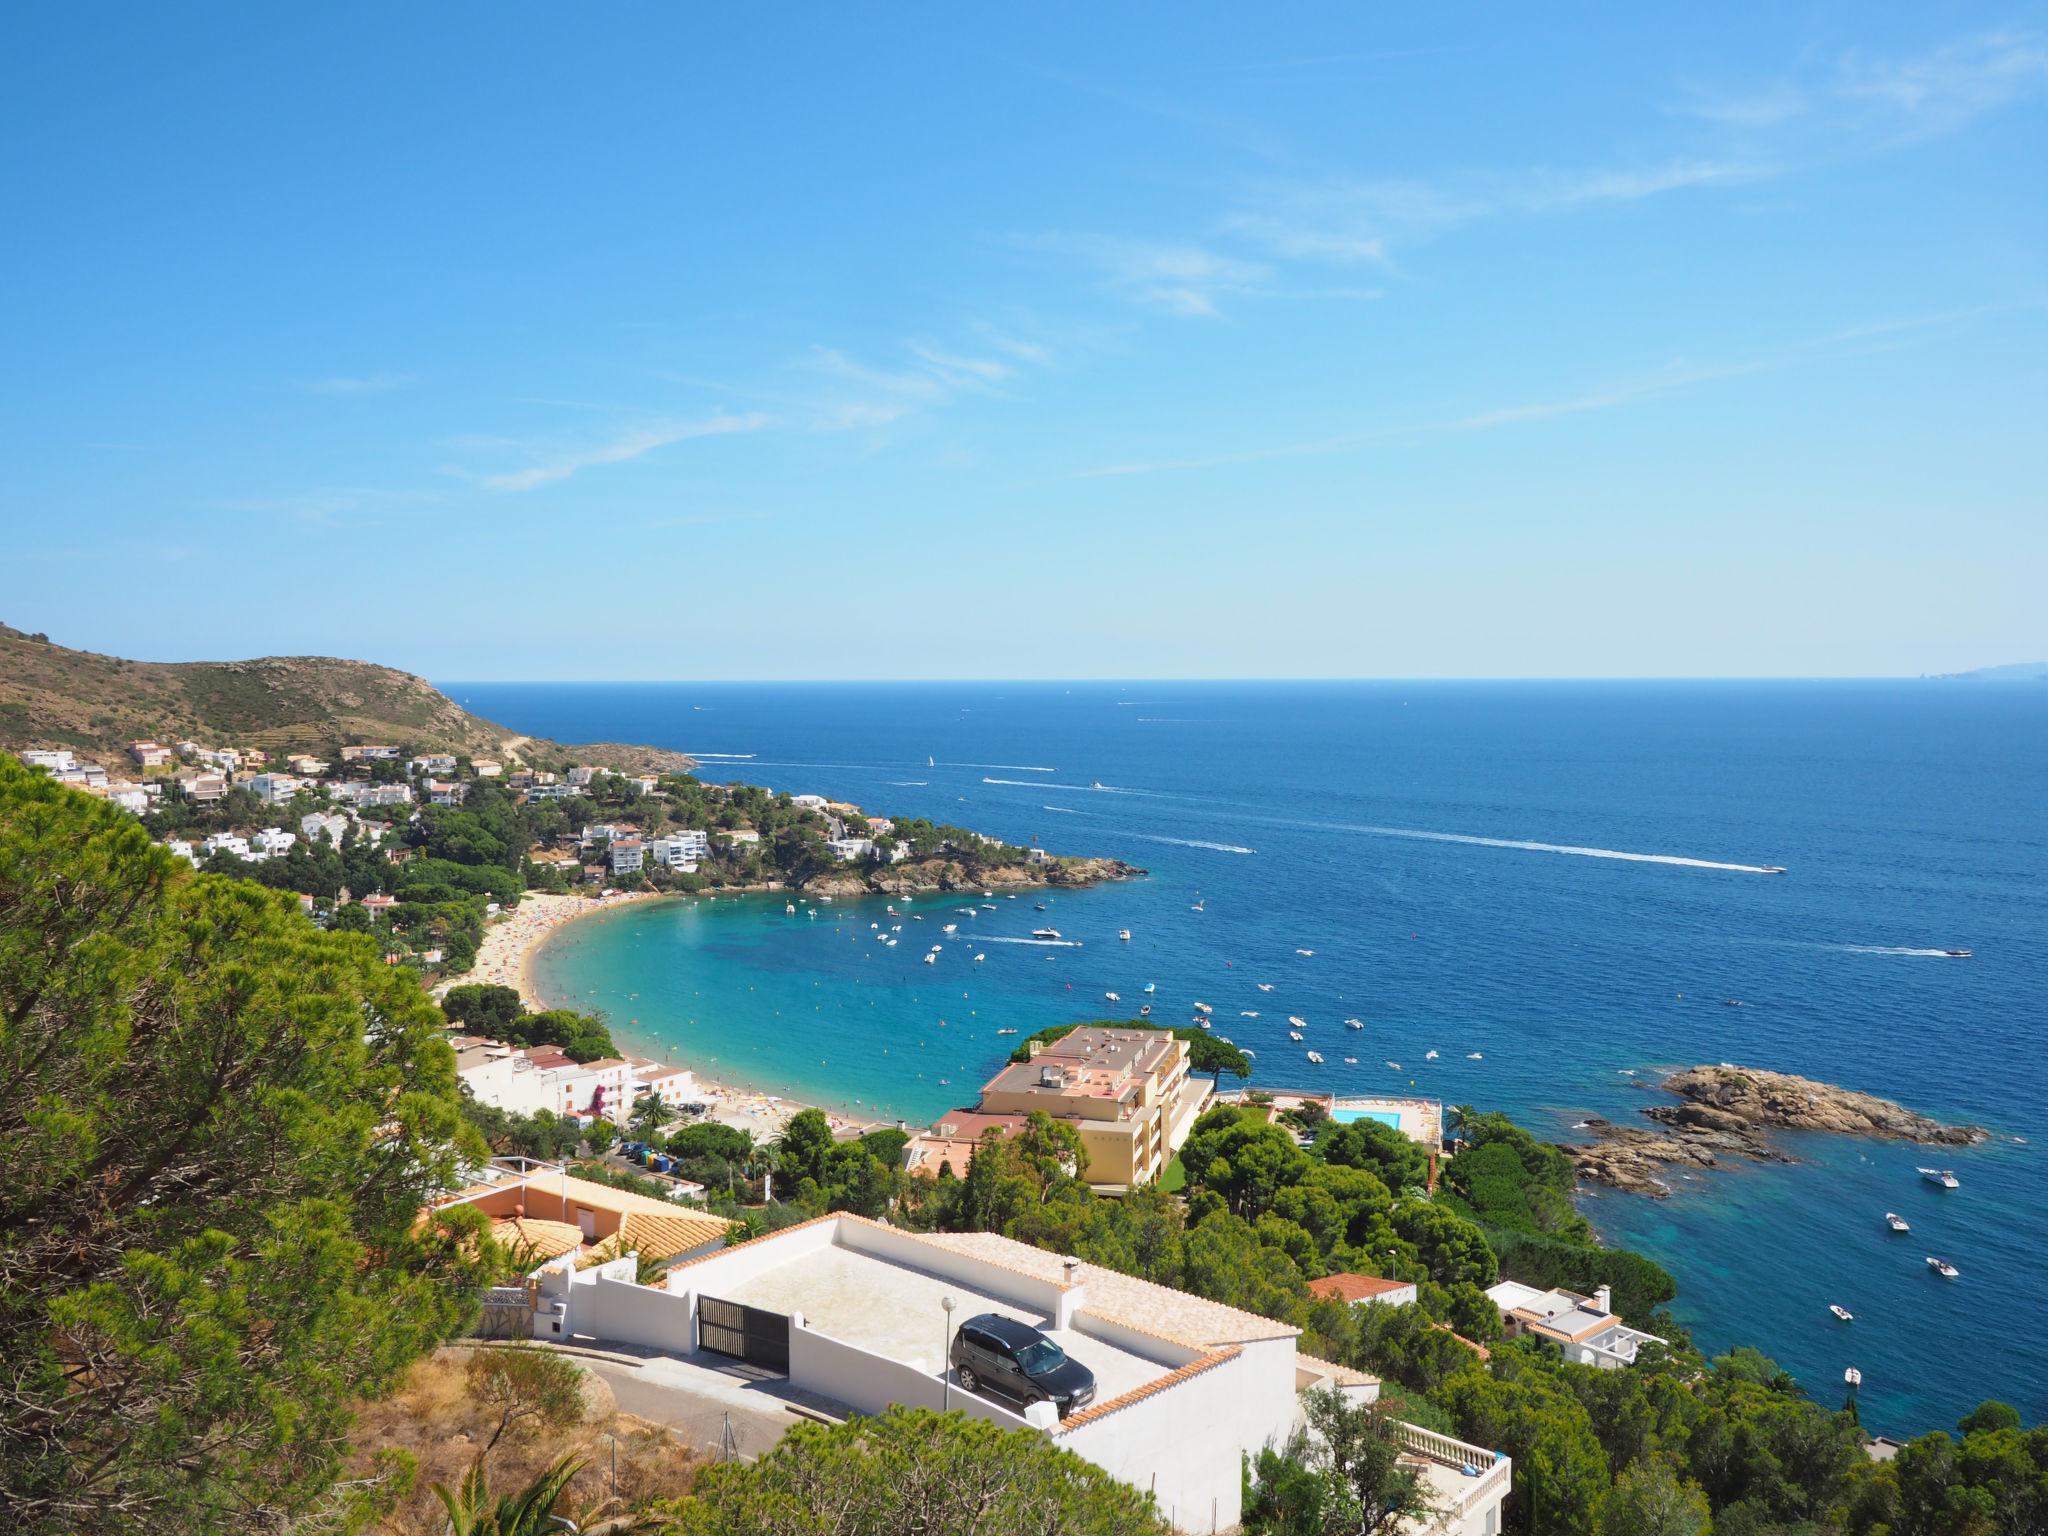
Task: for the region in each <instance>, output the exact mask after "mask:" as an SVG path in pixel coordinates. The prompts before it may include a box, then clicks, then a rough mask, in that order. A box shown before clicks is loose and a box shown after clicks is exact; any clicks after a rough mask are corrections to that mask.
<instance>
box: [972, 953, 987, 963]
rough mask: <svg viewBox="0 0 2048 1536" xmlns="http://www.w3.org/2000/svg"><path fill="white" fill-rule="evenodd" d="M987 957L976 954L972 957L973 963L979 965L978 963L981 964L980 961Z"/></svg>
mask: <svg viewBox="0 0 2048 1536" xmlns="http://www.w3.org/2000/svg"><path fill="white" fill-rule="evenodd" d="M987 958H988V956H987V955H976V956H975V957H974V963H975V964H976V965H979V964H981V962H982V961H984V960H986V959H987Z"/></svg>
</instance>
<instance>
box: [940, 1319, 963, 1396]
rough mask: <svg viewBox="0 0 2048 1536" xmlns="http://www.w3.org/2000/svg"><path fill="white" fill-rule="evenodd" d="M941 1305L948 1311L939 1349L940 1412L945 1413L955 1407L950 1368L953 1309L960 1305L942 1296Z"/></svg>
mask: <svg viewBox="0 0 2048 1536" xmlns="http://www.w3.org/2000/svg"><path fill="white" fill-rule="evenodd" d="M939 1305H940V1306H942V1307H944V1308H945V1309H946V1339H945V1343H944V1344H943V1345H942V1346H941V1347H940V1349H939V1411H940V1412H941V1413H945V1412H948V1411H950V1410H951V1409H952V1406H953V1377H952V1373H951V1370H950V1369H949V1367H950V1365H951V1363H952V1354H953V1308H954V1307H956V1306H958V1305H959V1303H958V1302H956V1301H954V1300H953V1298H952V1297H950V1296H942V1297H940V1298H939Z"/></svg>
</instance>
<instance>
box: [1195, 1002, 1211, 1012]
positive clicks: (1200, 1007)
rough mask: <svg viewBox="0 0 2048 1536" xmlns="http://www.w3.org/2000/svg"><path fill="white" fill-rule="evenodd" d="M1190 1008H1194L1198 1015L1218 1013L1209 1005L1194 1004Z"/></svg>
mask: <svg viewBox="0 0 2048 1536" xmlns="http://www.w3.org/2000/svg"><path fill="white" fill-rule="evenodd" d="M1190 1006H1191V1007H1193V1008H1194V1010H1195V1012H1197V1013H1214V1012H1215V1011H1216V1010H1215V1009H1214V1008H1211V1007H1210V1006H1209V1005H1208V1004H1207V1003H1194V1004H1191V1005H1190Z"/></svg>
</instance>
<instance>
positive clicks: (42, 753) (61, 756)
mask: <svg viewBox="0 0 2048 1536" xmlns="http://www.w3.org/2000/svg"><path fill="white" fill-rule="evenodd" d="M21 760H22V761H23V762H24V763H27V764H28V765H29V767H31V768H47V769H49V770H50V772H52V773H70V772H72V771H73V770H74V769H76V768H77V767H78V759H77V758H75V757H73V756H72V755H71V749H70V748H69V747H52V748H49V749H47V750H45V749H43V748H40V747H31V748H30V749H29V750H28V751H26V752H24V753H22V754H21Z"/></svg>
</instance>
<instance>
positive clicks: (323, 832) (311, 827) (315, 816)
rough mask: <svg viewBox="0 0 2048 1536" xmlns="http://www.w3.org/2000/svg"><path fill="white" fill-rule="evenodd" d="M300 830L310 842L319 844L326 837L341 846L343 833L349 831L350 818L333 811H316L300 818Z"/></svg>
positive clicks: (336, 845) (335, 844)
mask: <svg viewBox="0 0 2048 1536" xmlns="http://www.w3.org/2000/svg"><path fill="white" fill-rule="evenodd" d="M299 831H300V832H301V833H303V834H304V835H305V839H306V841H307V842H309V843H314V844H317V843H318V842H319V841H320V839H321V838H323V837H324V838H326V839H327V840H328V841H329V842H331V843H332V844H334V846H335V847H337V848H339V847H340V846H341V839H342V835H343V834H344V833H346V832H347V831H348V818H347V817H346V816H337V815H335V814H334V813H333V812H331V811H314V812H312V813H311V814H310V815H306V816H301V817H300V818H299Z"/></svg>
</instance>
